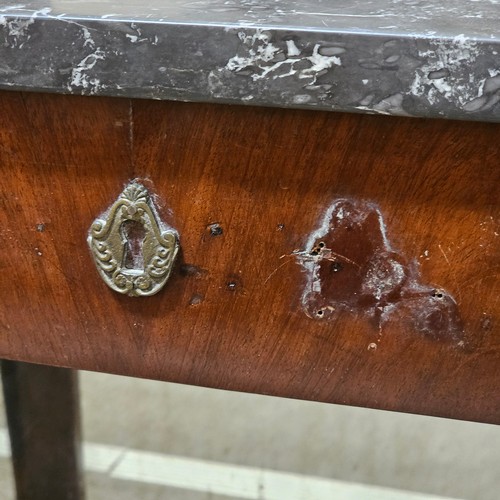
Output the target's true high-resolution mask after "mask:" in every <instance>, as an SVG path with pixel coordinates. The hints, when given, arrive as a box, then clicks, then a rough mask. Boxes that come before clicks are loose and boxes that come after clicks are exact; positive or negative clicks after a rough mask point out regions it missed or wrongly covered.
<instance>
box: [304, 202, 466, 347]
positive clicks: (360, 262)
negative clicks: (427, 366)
mask: <svg viewBox="0 0 500 500" xmlns="http://www.w3.org/2000/svg"><path fill="white" fill-rule="evenodd" d="M296 256H297V258H298V260H299V262H300V264H301V265H302V266H303V267H304V268H305V270H306V273H307V283H306V286H305V289H304V293H303V295H302V305H303V308H304V311H305V312H306V314H307V315H308V316H310V317H311V318H315V319H318V320H322V321H325V320H332V319H335V318H336V317H337V316H338V315H339V314H341V313H343V312H346V311H347V312H349V313H354V314H363V315H365V316H367V317H369V318H370V319H371V320H372V321H374V322H375V323H376V324H377V327H378V329H379V331H381V328H382V327H383V326H384V324H386V323H387V322H388V321H398V322H399V321H401V322H403V323H404V324H405V328H404V330H411V331H414V332H417V333H420V334H422V335H424V336H427V337H429V338H432V339H436V340H451V341H457V342H458V341H460V340H461V338H462V333H463V328H462V323H461V320H460V315H459V312H458V308H457V304H456V302H455V301H454V299H453V297H451V296H450V295H449V294H448V293H447V292H446V291H444V290H443V289H442V288H438V287H433V286H429V285H425V284H422V283H421V278H420V275H419V272H418V265H417V263H416V262H413V263H408V262H407V260H406V259H405V258H404V256H403V255H401V254H400V253H399V252H398V251H396V250H394V249H393V248H392V247H391V244H390V243H389V241H388V239H387V236H386V230H385V225H384V220H383V217H382V214H381V212H380V209H379V208H378V206H377V205H375V204H374V203H369V202H366V201H358V200H353V199H337V200H335V201H334V203H333V204H332V205H331V206H330V208H329V209H328V210H327V212H326V215H325V217H324V219H323V221H322V224H321V226H320V227H319V228H318V229H317V230H316V231H314V232H313V233H312V234H311V235H310V236H309V239H308V241H307V245H306V249H305V250H304V251H300V252H296Z"/></svg>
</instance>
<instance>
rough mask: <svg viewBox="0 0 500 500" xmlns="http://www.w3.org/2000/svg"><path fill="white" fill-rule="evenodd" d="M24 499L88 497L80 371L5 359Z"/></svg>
mask: <svg viewBox="0 0 500 500" xmlns="http://www.w3.org/2000/svg"><path fill="white" fill-rule="evenodd" d="M2 385H3V393H4V400H5V408H6V411H7V422H8V425H9V435H10V442H11V448H12V464H13V466H14V477H15V482H16V493H17V495H16V498H17V499H18V500H82V499H83V498H84V494H83V476H82V473H81V466H82V463H81V462H82V459H81V446H80V411H79V408H80V403H79V400H78V399H79V398H78V378H77V373H76V372H74V371H72V370H68V369H66V368H55V367H52V366H40V365H33V364H30V363H20V362H17V361H2Z"/></svg>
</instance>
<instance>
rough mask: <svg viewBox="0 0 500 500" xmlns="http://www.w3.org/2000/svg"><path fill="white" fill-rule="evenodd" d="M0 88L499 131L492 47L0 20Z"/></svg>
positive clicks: (32, 18) (175, 25)
mask: <svg viewBox="0 0 500 500" xmlns="http://www.w3.org/2000/svg"><path fill="white" fill-rule="evenodd" d="M0 88H2V89H10V90H24V91H42V92H55V93H66V94H77V95H104V96H118V97H129V98H146V99H161V100H180V101H193V102H221V103H232V104H246V105H259V106H273V107H284V108H305V109H316V110H331V111H346V112H358V113H371V114H383V115H395V116H413V117H428V118H449V119H461V120H474V121H485V122H500V104H499V103H500V40H497V39H496V38H492V39H485V38H474V37H469V36H466V35H465V34H460V35H458V36H438V35H432V36H430V35H429V34H425V33H422V34H418V33H401V34H394V33H380V32H378V33H371V32H366V31H341V30H333V29H311V28H305V27H299V28H298V27H292V26H271V25H269V26H268V25H265V26H258V25H250V24H236V25H234V24H225V23H221V24H207V23H195V24H193V23H184V22H183V23H179V22H165V21H161V22H160V21H151V20H146V21H145V20H141V21H130V20H123V19H114V18H113V19H103V18H99V19H93V18H86V17H77V16H74V17H71V18H69V17H60V16H51V15H34V14H31V15H28V14H26V15H18V14H9V13H8V12H3V13H1V14H0Z"/></svg>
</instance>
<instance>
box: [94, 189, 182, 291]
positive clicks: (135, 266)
mask: <svg viewBox="0 0 500 500" xmlns="http://www.w3.org/2000/svg"><path fill="white" fill-rule="evenodd" d="M88 244H89V247H90V250H91V252H92V256H93V257H94V262H95V264H96V267H97V270H98V271H99V274H100V275H101V277H102V278H103V280H104V281H105V283H106V284H107V285H108V286H109V287H110V288H112V289H113V290H115V291H117V292H119V293H123V294H127V295H130V296H132V297H141V296H148V295H154V294H155V293H157V292H159V291H160V290H161V288H162V287H163V286H164V285H165V283H166V282H167V280H168V277H169V276H170V273H171V271H172V267H173V264H174V261H175V257H176V255H177V252H178V249H179V244H178V235H177V231H175V230H174V229H172V228H170V227H168V226H167V225H166V224H164V223H163V222H162V221H161V220H160V218H159V217H158V215H157V212H156V209H155V207H154V205H153V203H152V201H151V197H150V195H149V192H148V190H147V189H146V188H145V187H144V186H143V185H142V184H139V183H138V182H135V181H134V182H131V183H130V184H129V185H128V186H127V187H126V188H125V189H124V190H123V192H122V193H121V194H120V196H119V197H118V199H117V200H116V201H115V202H114V203H113V204H112V205H111V207H109V209H108V210H107V211H106V212H105V213H104V214H103V215H102V216H100V217H98V218H97V219H96V220H95V221H94V223H93V224H92V226H91V228H90V231H89V236H88Z"/></svg>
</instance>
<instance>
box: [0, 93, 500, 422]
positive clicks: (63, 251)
mask: <svg viewBox="0 0 500 500" xmlns="http://www.w3.org/2000/svg"><path fill="white" fill-rule="evenodd" d="M0 106H1V109H2V113H1V114H0V168H1V173H2V175H1V183H2V193H3V196H2V198H1V200H0V205H1V207H2V208H1V214H0V217H1V224H0V245H1V249H0V250H1V255H2V258H1V260H0V266H1V268H0V270H1V273H0V276H1V278H0V279H1V283H0V301H1V306H0V322H1V323H0V356H1V357H4V358H10V359H16V360H23V361H31V362H37V363H46V364H54V365H57V366H65V367H73V368H81V369H89V370H97V371H106V372H112V373H120V374H126V375H133V376H139V377H148V378H153V379H160V380H169V381H174V382H181V383H188V384H196V385H203V386H209V387H219V388H223V389H231V390H239V391H250V392H258V393H263V394H273V395H279V396H285V397H294V398H301V399H309V400H316V401H326V402H333V403H343V404H350V405H361V406H368V407H375V408H384V409H390V410H397V411H405V412H415V413H425V414H430V415H440V416H447V417H455V418H462V419H470V420H480V421H485V422H496V423H500V394H499V392H498V386H499V383H500V371H499V367H500V328H499V301H498V297H499V285H498V283H499V281H498V271H499V243H498V242H499V239H498V233H499V232H500V231H499V204H498V202H499V195H498V192H499V190H498V185H499V180H500V179H499V173H498V159H499V143H500V127H499V126H498V125H496V124H483V123H467V122H452V121H439V120H416V119H409V118H396V117H383V116H369V115H347V114H337V113H325V112H311V111H300V110H280V109H266V108H250V107H242V106H221V105H209V104H194V103H173V102H154V101H139V100H137V101H129V100H126V99H107V98H80V97H75V96H52V95H35V94H19V93H2V94H0ZM136 177H137V178H141V179H145V181H144V182H145V184H146V185H147V187H148V188H149V189H150V190H152V191H153V192H155V193H156V194H157V195H158V202H159V203H160V211H161V216H162V218H164V219H165V220H167V221H169V222H170V223H171V224H172V225H173V226H174V227H175V228H176V229H177V230H178V231H179V234H180V239H181V249H182V251H181V253H182V255H181V258H180V259H179V263H178V265H177V266H176V268H175V270H174V272H173V275H172V277H171V278H170V281H169V282H168V283H167V285H166V287H165V289H164V290H162V291H161V292H160V293H159V294H158V295H155V296H153V297H149V298H144V299H140V298H130V297H126V296H120V295H118V294H117V293H116V292H113V291H112V290H110V289H109V288H108V287H107V286H106V285H105V284H104V283H103V282H102V280H101V279H100V277H99V276H98V273H97V271H96V270H95V267H94V264H93V262H92V259H91V256H90V253H89V250H88V248H87V244H86V241H85V240H86V237H87V231H88V228H89V227H90V224H91V223H92V221H93V220H94V218H95V217H96V216H97V215H99V214H100V213H101V212H102V211H103V210H105V209H106V208H107V207H108V206H109V205H110V204H111V203H112V201H113V200H114V199H115V198H116V197H117V196H118V194H119V193H120V192H121V190H122V189H123V186H124V184H125V183H126V182H127V181H129V180H131V179H133V178H136ZM339 197H350V198H352V199H355V200H369V201H372V202H374V203H376V204H377V205H378V207H379V208H380V210H381V213H382V214H383V216H384V220H385V224H386V227H387V235H388V237H389V239H390V241H391V243H392V245H393V246H394V247H395V248H397V249H398V251H399V252H400V253H401V254H402V255H404V256H405V258H407V259H408V261H409V262H414V264H415V265H418V267H419V272H420V274H421V277H422V280H423V281H424V282H425V283H428V284H431V285H434V286H437V285H439V286H441V287H443V288H444V289H446V290H447V291H448V292H449V293H450V294H451V295H452V296H453V297H454V298H455V299H456V301H457V306H458V311H459V313H460V317H461V321H462V322H463V325H464V333H463V343H458V342H446V341H442V340H438V339H436V338H431V337H427V336H425V335H422V334H421V333H419V332H417V331H414V329H412V328H411V327H410V326H408V325H406V324H405V323H404V322H401V321H399V322H398V321H395V322H388V323H387V324H385V325H384V326H383V328H379V327H378V326H376V325H374V324H373V323H372V322H370V321H369V320H367V319H366V318H365V317H363V316H362V315H358V314H350V313H345V314H342V315H341V316H340V317H339V318H337V319H336V320H335V321H318V320H315V319H311V318H309V317H307V316H306V314H305V313H304V310H303V308H302V305H301V295H302V291H303V287H304V285H305V280H306V277H305V274H304V271H303V268H302V267H301V266H300V265H298V264H297V260H296V258H295V256H294V255H293V252H294V251H297V250H299V251H300V250H303V249H304V248H305V244H306V241H307V238H308V235H309V234H310V233H311V232H312V231H313V230H314V229H316V228H317V227H318V224H319V223H320V221H321V218H322V217H323V214H324V212H325V210H326V209H327V208H328V206H329V205H330V204H331V203H332V201H333V200H334V199H336V198H339ZM214 225H215V226H214ZM214 228H216V229H215V230H214ZM373 344H376V348H373Z"/></svg>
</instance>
